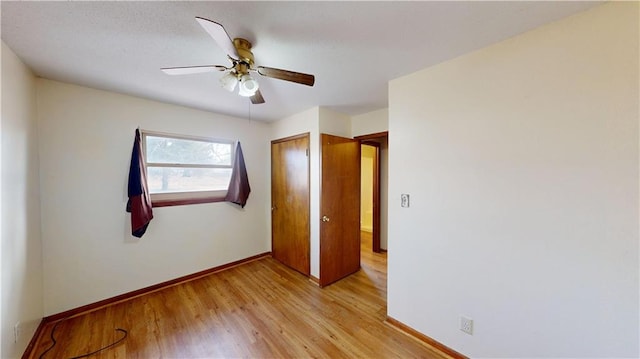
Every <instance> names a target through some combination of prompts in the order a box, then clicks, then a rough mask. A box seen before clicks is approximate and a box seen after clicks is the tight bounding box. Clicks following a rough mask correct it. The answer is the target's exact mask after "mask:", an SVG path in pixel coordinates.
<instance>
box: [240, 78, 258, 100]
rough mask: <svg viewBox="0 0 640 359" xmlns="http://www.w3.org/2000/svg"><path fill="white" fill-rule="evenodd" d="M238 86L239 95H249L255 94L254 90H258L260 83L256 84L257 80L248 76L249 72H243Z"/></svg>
mask: <svg viewBox="0 0 640 359" xmlns="http://www.w3.org/2000/svg"><path fill="white" fill-rule="evenodd" d="M239 87H240V90H239V92H238V94H239V95H240V96H244V97H251V96H253V95H255V93H256V91H258V88H259V87H260V85H259V84H258V81H256V80H254V79H253V78H252V77H251V76H249V74H245V75H242V77H240V86H239Z"/></svg>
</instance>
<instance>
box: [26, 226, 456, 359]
mask: <svg viewBox="0 0 640 359" xmlns="http://www.w3.org/2000/svg"><path fill="white" fill-rule="evenodd" d="M386 280H387V276H386V253H374V252H373V251H371V245H370V238H368V239H367V236H366V234H365V235H364V236H363V243H362V269H361V270H360V271H358V272H357V273H355V274H354V275H351V276H350V277H348V278H345V279H343V280H341V281H339V282H337V283H335V284H332V285H330V286H328V287H325V288H320V287H318V286H317V285H315V284H314V283H312V282H311V281H309V279H308V278H307V277H306V276H304V275H302V274H300V273H298V272H296V271H294V270H291V269H289V268H287V267H285V266H284V265H282V264H280V263H279V262H278V261H276V260H274V259H272V258H263V259H260V260H257V261H253V262H250V263H247V264H243V265H241V266H237V267H233V268H229V269H227V270H224V271H222V272H218V273H214V274H211V275H208V276H205V277H201V278H198V279H195V280H192V281H189V282H186V283H182V284H179V285H175V286H172V287H169V288H165V289H163V290H160V291H156V292H153V293H149V294H146V295H143V296H139V297H136V298H133V299H130V300H128V301H125V302H121V303H117V304H114V305H111V306H108V307H104V308H101V309H98V310H95V311H93V312H90V313H86V314H82V315H78V316H76V317H73V318H69V319H66V320H63V321H62V322H60V324H58V328H57V330H56V339H57V341H58V343H57V345H56V346H55V347H54V348H53V349H52V350H51V351H49V352H48V353H47V354H46V355H45V356H44V358H69V357H73V356H77V355H82V354H85V353H88V352H91V351H94V350H96V349H98V348H100V347H103V346H106V345H109V344H110V343H113V342H115V341H116V340H118V339H119V338H120V337H121V336H122V333H120V332H118V331H116V328H123V329H126V330H128V337H127V338H126V339H125V340H124V341H123V342H122V343H120V344H118V345H116V346H114V347H112V348H109V349H107V350H105V351H103V352H101V353H99V354H97V355H95V356H94V357H95V358H105V359H106V358H237V357H251V358H354V357H358V358H409V357H411V358H447V356H446V355H444V354H442V353H441V352H438V351H437V350H435V349H432V348H430V347H428V346H426V345H423V344H421V343H420V342H418V341H416V340H414V339H412V338H410V337H408V336H407V335H404V334H402V333H400V332H398V331H397V330H395V329H393V328H391V327H389V326H388V325H385V324H384V320H385V319H386V293H387V289H386ZM54 325H55V323H48V324H47V325H46V326H45V328H44V330H43V331H42V333H43V334H42V336H41V337H40V338H38V339H37V341H36V344H35V349H34V350H33V351H32V357H33V358H38V357H39V356H40V355H41V353H43V352H44V351H45V350H46V349H47V348H48V347H49V346H50V345H51V340H50V338H49V335H50V332H51V330H52V328H53V326H54Z"/></svg>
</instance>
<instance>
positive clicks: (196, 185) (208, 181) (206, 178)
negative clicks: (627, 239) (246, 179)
mask: <svg viewBox="0 0 640 359" xmlns="http://www.w3.org/2000/svg"><path fill="white" fill-rule="evenodd" d="M147 177H148V178H147V182H148V184H149V192H150V193H165V192H188V191H226V190H227V188H228V187H229V180H230V179H231V168H184V167H178V168H176V167H148V168H147Z"/></svg>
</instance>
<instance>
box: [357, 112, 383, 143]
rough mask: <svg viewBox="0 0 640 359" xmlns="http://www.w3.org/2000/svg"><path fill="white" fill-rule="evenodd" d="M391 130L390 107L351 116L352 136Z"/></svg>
mask: <svg viewBox="0 0 640 359" xmlns="http://www.w3.org/2000/svg"><path fill="white" fill-rule="evenodd" d="M385 131H389V109H388V108H383V109H380V110H376V111H371V112H367V113H364V114H362V115H356V116H353V117H351V136H353V137H356V136H362V135H370V134H372V133H380V132H385Z"/></svg>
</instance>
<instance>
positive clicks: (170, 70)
mask: <svg viewBox="0 0 640 359" xmlns="http://www.w3.org/2000/svg"><path fill="white" fill-rule="evenodd" d="M160 70H162V72H164V73H165V74H167V75H188V74H198V73H201V72H210V71H224V70H227V68H226V67H224V66H222V65H205V66H184V67H165V68H163V69H160Z"/></svg>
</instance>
